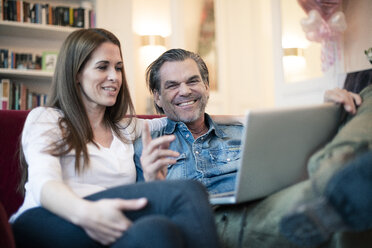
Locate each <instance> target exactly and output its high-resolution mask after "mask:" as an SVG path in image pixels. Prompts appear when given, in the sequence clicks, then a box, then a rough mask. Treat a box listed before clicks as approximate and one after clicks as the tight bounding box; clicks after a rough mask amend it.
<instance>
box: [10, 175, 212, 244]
mask: <svg viewBox="0 0 372 248" xmlns="http://www.w3.org/2000/svg"><path fill="white" fill-rule="evenodd" d="M139 197H146V198H147V199H148V205H147V206H146V207H145V208H144V209H142V210H139V211H126V212H125V213H124V214H125V215H126V216H127V217H128V218H129V219H131V220H132V221H133V225H132V227H131V228H130V229H129V230H128V231H127V232H128V233H127V235H126V233H124V235H123V236H122V237H121V238H120V239H119V240H118V242H120V244H122V245H123V244H125V247H148V245H149V244H150V245H151V247H166V246H167V245H166V244H167V242H169V246H168V247H171V246H172V245H173V244H175V243H177V244H183V247H190V248H191V247H219V243H218V237H217V232H216V228H215V223H214V218H213V215H212V210H211V207H210V205H209V203H208V197H207V193H206V191H205V188H204V187H203V186H202V185H201V184H200V183H198V182H195V181H158V182H152V183H138V184H134V185H126V186H120V187H116V188H112V189H108V190H105V191H103V192H99V193H97V194H94V195H91V196H88V197H86V199H88V200H92V201H94V200H99V199H104V198H123V199H133V198H139ZM144 223H147V225H145V224H144ZM137 224H138V226H137ZM146 226H153V227H155V226H157V227H158V229H157V230H156V235H155V236H154V235H153V234H154V233H155V232H150V231H149V230H151V229H149V228H148V227H146ZM12 227H13V231H14V235H15V239H16V243H17V247H103V246H101V245H100V244H99V243H97V242H95V241H93V240H91V239H90V238H89V237H88V236H87V235H86V233H85V232H84V230H83V229H81V228H80V227H78V226H75V225H73V224H71V223H69V222H67V221H65V220H64V219H62V218H60V217H58V216H56V215H54V214H52V213H50V212H49V211H47V210H45V209H44V208H41V207H38V208H34V209H30V210H28V211H26V212H25V213H23V214H22V215H21V216H19V217H18V218H17V220H16V221H15V222H14V223H13V225H12ZM170 230H172V233H173V234H174V235H173V234H172V236H174V238H170V233H169V231H170ZM161 234H162V235H161ZM146 235H147V237H146ZM153 239H157V241H159V242H153V243H151V242H146V240H153ZM133 240H138V241H142V240H143V241H145V242H144V243H141V242H140V243H136V244H133V243H132V242H134V241H133ZM156 244H158V245H160V246H157V245H156ZM177 246H178V245H177ZM180 247H182V246H180Z"/></svg>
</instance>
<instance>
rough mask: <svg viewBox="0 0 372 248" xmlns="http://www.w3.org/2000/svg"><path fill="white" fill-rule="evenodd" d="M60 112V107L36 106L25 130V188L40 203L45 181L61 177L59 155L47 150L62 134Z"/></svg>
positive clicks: (23, 141)
mask: <svg viewBox="0 0 372 248" xmlns="http://www.w3.org/2000/svg"><path fill="white" fill-rule="evenodd" d="M60 116H61V114H60V113H59V112H58V110H56V109H53V108H44V107H38V108H35V109H33V110H32V111H31V112H30V113H29V114H28V116H27V119H26V121H25V125H24V128H23V132H22V148H23V153H24V156H25V159H26V162H27V164H28V181H27V188H26V189H27V191H30V193H31V194H32V196H33V198H34V200H35V202H36V203H37V204H39V205H40V193H41V190H42V187H43V185H44V183H46V182H47V181H50V180H56V181H62V172H61V164H60V159H59V157H55V156H53V155H50V154H49V153H48V152H46V150H47V149H48V148H50V145H51V144H52V143H53V142H55V141H58V140H60V138H61V131H60V128H59V126H58V119H59V118H60Z"/></svg>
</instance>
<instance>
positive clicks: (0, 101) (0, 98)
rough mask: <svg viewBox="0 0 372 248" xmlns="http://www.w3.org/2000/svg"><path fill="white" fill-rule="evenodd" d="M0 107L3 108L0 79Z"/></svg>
mask: <svg viewBox="0 0 372 248" xmlns="http://www.w3.org/2000/svg"><path fill="white" fill-rule="evenodd" d="M0 109H3V83H2V82H1V80H0Z"/></svg>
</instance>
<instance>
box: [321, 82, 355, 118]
mask: <svg viewBox="0 0 372 248" xmlns="http://www.w3.org/2000/svg"><path fill="white" fill-rule="evenodd" d="M324 101H325V102H334V103H341V104H343V105H344V109H345V110H346V111H347V112H349V113H352V114H355V113H356V107H357V106H359V105H360V104H362V98H361V97H360V95H358V94H355V93H352V92H349V91H347V90H344V89H340V88H335V89H332V90H327V91H326V92H325V94H324Z"/></svg>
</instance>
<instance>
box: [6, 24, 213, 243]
mask: <svg viewBox="0 0 372 248" xmlns="http://www.w3.org/2000/svg"><path fill="white" fill-rule="evenodd" d="M133 114H134V110H133V105H132V101H131V98H130V95H129V90H128V85H127V82H126V79H125V74H124V67H123V60H122V53H121V49H120V43H119V40H118V39H117V38H116V37H115V36H114V35H113V34H112V33H110V32H108V31H107V30H104V29H82V30H78V31H75V32H73V33H71V34H70V35H69V36H68V37H67V39H66V40H65V42H64V43H63V45H62V48H61V50H60V53H59V56H58V61H57V67H56V71H55V74H54V77H53V83H52V93H51V96H50V99H49V106H48V107H39V108H36V109H34V110H32V111H31V112H30V114H29V115H28V117H27V120H26V122H25V126H24V130H23V133H22V150H21V154H22V155H24V156H23V157H24V159H23V164H24V165H27V167H26V168H25V170H24V176H23V183H24V182H26V181H27V183H26V184H25V190H26V194H25V200H24V203H23V205H22V206H21V208H20V209H19V210H18V212H17V213H16V214H15V215H14V216H12V218H11V222H13V223H12V227H13V231H14V235H15V239H16V243H17V247H30V246H32V247H59V246H60V247H103V246H111V247H150V246H151V247H216V246H218V244H217V234H216V230H215V226H214V221H213V217H212V213H211V209H210V207H209V204H208V200H207V197H206V193H205V191H204V189H203V187H201V186H200V185H199V184H197V183H196V182H185V181H173V182H154V183H148V184H145V183H142V184H135V185H134V184H133V183H134V182H135V179H136V174H135V167H134V163H133V145H132V141H133V139H134V137H135V130H136V128H135V125H134V123H133V122H132V119H131V118H130V117H129V118H124V117H125V116H132V115H133ZM139 129H141V128H138V125H137V130H139ZM173 139H174V137H172V136H164V137H161V138H159V140H158V142H161V143H163V144H164V146H167V144H169V142H171V141H172V140H173ZM167 152H168V153H169V156H170V157H175V156H178V153H177V152H173V151H170V150H168V151H167ZM167 162H168V163H174V162H175V161H174V159H171V158H170V159H168V161H167ZM27 173H28V174H27ZM124 184H126V186H121V185H124ZM200 230H203V232H200Z"/></svg>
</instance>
